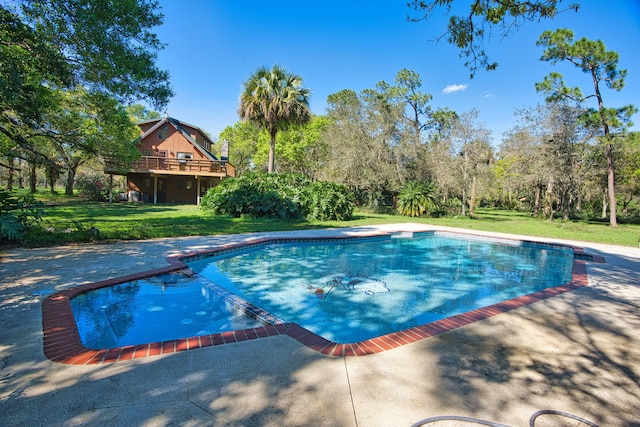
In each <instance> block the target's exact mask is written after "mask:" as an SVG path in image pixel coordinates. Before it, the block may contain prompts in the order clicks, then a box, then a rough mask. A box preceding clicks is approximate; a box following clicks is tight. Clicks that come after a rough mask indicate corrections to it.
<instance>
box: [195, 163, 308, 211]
mask: <svg viewBox="0 0 640 427" xmlns="http://www.w3.org/2000/svg"><path fill="white" fill-rule="evenodd" d="M288 178H289V177H288V176H287V177H285V176H282V175H280V174H277V175H276V174H274V175H265V174H256V173H247V174H244V175H242V176H241V177H239V178H230V179H226V180H224V181H222V182H221V183H220V184H218V185H217V186H215V187H213V188H211V189H209V191H207V194H205V196H204V197H203V198H202V200H201V204H200V206H201V208H202V209H203V210H205V211H209V212H211V213H213V214H216V215H231V216H233V217H240V216H248V217H250V218H278V219H296V218H300V217H301V216H302V212H301V210H300V207H299V206H298V205H297V204H296V203H295V202H294V201H293V199H294V198H295V197H296V196H295V193H296V192H297V191H298V190H297V189H295V188H294V187H290V186H289V185H288V183H287V182H286V181H287V179H288Z"/></svg>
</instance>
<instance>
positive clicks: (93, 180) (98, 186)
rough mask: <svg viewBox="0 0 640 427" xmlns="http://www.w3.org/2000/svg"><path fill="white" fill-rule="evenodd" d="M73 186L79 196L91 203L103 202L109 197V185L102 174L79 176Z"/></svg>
mask: <svg viewBox="0 0 640 427" xmlns="http://www.w3.org/2000/svg"><path fill="white" fill-rule="evenodd" d="M75 185H76V188H77V189H78V191H79V192H80V194H82V195H83V196H85V197H86V198H87V199H88V200H91V201H93V202H104V201H105V200H107V198H108V197H109V184H108V183H107V179H106V178H105V176H104V175H103V174H98V173H95V174H90V175H89V174H82V175H79V176H78V177H77V178H76V184H75Z"/></svg>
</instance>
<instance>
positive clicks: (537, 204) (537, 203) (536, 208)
mask: <svg viewBox="0 0 640 427" xmlns="http://www.w3.org/2000/svg"><path fill="white" fill-rule="evenodd" d="M541 194H542V186H541V185H540V184H538V185H537V186H536V198H535V201H534V202H533V214H534V216H538V215H539V214H540V196H541Z"/></svg>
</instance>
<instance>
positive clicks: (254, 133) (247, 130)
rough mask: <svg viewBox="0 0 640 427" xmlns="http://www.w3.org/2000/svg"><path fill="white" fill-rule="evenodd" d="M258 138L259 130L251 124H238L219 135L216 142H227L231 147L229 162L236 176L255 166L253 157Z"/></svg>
mask: <svg viewBox="0 0 640 427" xmlns="http://www.w3.org/2000/svg"><path fill="white" fill-rule="evenodd" d="M260 137H261V129H260V128H259V127H258V126H256V124H255V123H251V122H238V123H236V124H234V125H233V126H227V127H226V128H224V130H223V131H222V132H221V133H220V135H219V137H218V142H219V143H221V141H227V142H228V143H229V146H230V147H233V150H230V152H229V161H230V162H231V163H232V164H233V166H234V167H235V168H236V176H241V175H242V174H244V173H246V172H249V171H250V170H251V168H252V165H255V164H257V160H256V159H255V155H256V151H257V143H258V139H259V138H260Z"/></svg>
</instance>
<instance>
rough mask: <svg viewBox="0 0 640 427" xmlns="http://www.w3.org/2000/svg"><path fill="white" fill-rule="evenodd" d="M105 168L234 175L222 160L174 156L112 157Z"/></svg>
mask: <svg viewBox="0 0 640 427" xmlns="http://www.w3.org/2000/svg"><path fill="white" fill-rule="evenodd" d="M105 166H106V168H105V169H107V170H125V171H133V172H148V171H151V170H153V171H168V172H187V173H194V174H196V173H199V172H200V173H219V174H224V175H225V176H235V168H234V167H233V165H232V164H231V163H229V162H227V161H223V160H196V159H178V158H175V157H155V156H142V157H141V158H140V159H138V160H134V161H131V162H128V163H124V162H118V161H115V160H112V159H107V160H105Z"/></svg>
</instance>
